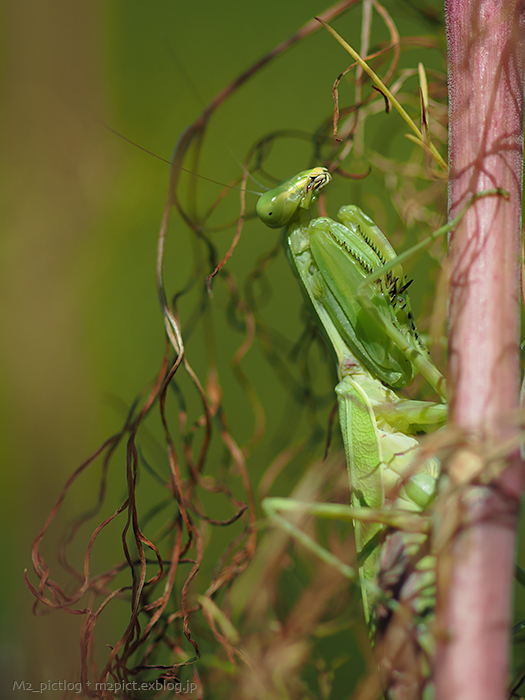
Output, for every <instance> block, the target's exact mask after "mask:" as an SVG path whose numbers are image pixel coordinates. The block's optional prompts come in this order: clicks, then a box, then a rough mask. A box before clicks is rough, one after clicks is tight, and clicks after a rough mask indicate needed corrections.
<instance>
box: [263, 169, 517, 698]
mask: <svg viewBox="0 0 525 700" xmlns="http://www.w3.org/2000/svg"><path fill="white" fill-rule="evenodd" d="M330 179H331V176H330V174H329V173H328V171H327V170H326V169H325V168H314V169H312V170H309V171H303V172H301V173H299V174H298V175H296V176H295V177H293V178H291V179H290V180H287V181H286V182H284V183H283V184H282V185H280V186H279V187H278V188H276V189H274V190H272V191H270V192H267V193H266V194H265V195H263V196H262V197H261V198H260V200H259V202H258V205H257V213H258V215H259V217H260V218H261V220H262V221H263V222H264V223H265V224H267V225H268V226H270V227H271V228H278V227H284V231H283V245H284V248H285V251H286V254H287V257H288V260H289V262H290V265H291V267H292V269H293V271H294V272H295V274H296V276H297V277H298V279H299V281H300V286H301V289H302V291H303V293H304V296H305V298H306V300H307V303H308V305H309V306H310V307H311V310H312V312H313V316H314V319H315V320H316V322H317V323H318V325H319V326H320V328H321V330H322V332H323V335H324V337H325V339H326V341H327V343H328V346H329V348H330V349H331V351H332V352H333V354H334V356H335V359H336V363H337V369H338V373H339V379H340V381H339V383H338V385H337V386H336V388H335V391H336V394H337V397H338V403H339V419H340V426H341V432H342V437H343V442H344V446H345V454H346V462H347V468H348V476H349V481H350V493H351V506H350V507H349V506H342V505H338V506H336V505H334V504H325V505H320V504H297V503H293V502H291V501H286V499H266V501H265V502H264V503H263V507H264V509H265V511H266V513H267V514H268V515H270V516H271V517H273V518H274V519H278V522H279V524H280V525H281V526H282V527H285V528H286V529H287V530H289V531H290V533H291V534H293V535H294V537H297V538H298V539H300V540H301V541H302V542H303V544H305V545H306V546H307V547H309V548H310V549H312V550H313V551H315V552H316V553H317V554H318V555H319V556H321V557H322V558H323V559H324V560H325V561H329V562H330V563H332V564H333V565H334V566H336V567H337V568H339V569H340V570H341V571H342V572H343V573H344V574H345V575H347V576H349V577H354V575H355V571H354V569H352V568H351V567H348V566H347V565H345V564H343V563H342V562H340V561H339V560H338V559H337V558H336V557H334V556H333V555H332V554H330V553H328V552H326V550H323V549H322V548H321V547H320V546H319V545H318V544H317V543H315V542H314V541H313V540H312V539H311V538H310V537H309V536H307V535H305V534H304V533H299V532H298V531H297V530H296V529H295V527H294V526H292V525H291V524H290V523H287V524H286V520H285V518H283V515H282V513H283V512H284V511H285V510H292V509H294V508H295V509H297V508H301V509H302V510H305V509H307V510H308V512H310V513H312V514H315V515H317V516H321V517H333V518H344V519H352V520H353V522H354V529H355V539H356V549H357V565H358V569H359V578H360V582H361V589H362V596H363V603H364V610H365V617H366V620H367V623H368V624H369V628H370V631H371V637H372V639H373V641H374V642H375V643H376V644H377V645H380V646H381V649H382V654H383V653H384V655H385V659H386V661H384V662H382V661H380V662H379V666H380V670H381V675H382V681H383V685H384V688H385V692H386V691H388V693H389V694H390V695H391V697H403V698H406V699H409V698H412V697H413V698H416V697H420V696H421V694H422V693H423V692H424V691H425V689H427V688H429V687H430V686H429V683H428V680H429V677H430V674H431V665H432V635H431V634H430V632H429V624H430V621H431V619H432V615H433V606H434V582H435V571H434V568H435V565H434V557H433V556H432V554H431V553H430V552H429V549H428V544H427V537H426V533H427V531H428V527H429V519H428V517H427V516H424V515H422V514H423V512H424V511H425V509H427V508H428V506H429V505H430V504H431V502H432V500H433V498H434V496H435V491H436V480H437V476H438V474H439V462H438V460H437V459H436V458H435V457H429V458H426V459H424V458H422V457H421V456H420V451H419V442H418V440H417V438H416V437H414V435H415V434H416V433H419V432H422V431H424V432H427V431H432V430H435V429H437V428H439V427H440V426H442V425H443V424H444V422H445V420H446V416H447V408H446V405H445V404H444V403H431V402H425V401H412V400H409V399H406V398H404V397H402V396H400V395H398V394H397V393H396V391H397V390H399V389H401V388H403V387H404V386H406V385H407V384H408V383H409V382H410V381H411V380H412V378H413V376H414V374H415V373H416V372H418V371H419V372H421V373H422V374H423V376H424V377H425V378H426V379H427V380H428V381H429V383H430V384H431V385H432V386H433V387H434V388H435V389H436V391H437V392H438V393H439V394H440V396H441V398H442V399H444V396H445V389H444V386H445V385H444V380H443V377H442V375H441V374H440V372H439V371H438V369H437V368H436V367H435V366H434V364H433V363H432V361H431V360H430V357H429V355H428V352H427V350H426V348H425V346H424V344H423V342H422V341H421V338H420V336H419V334H418V332H417V329H416V325H415V322H414V319H413V317H412V313H411V310H410V302H409V299H408V296H407V294H406V289H407V286H408V283H407V281H406V279H405V277H404V275H403V270H402V268H401V264H400V259H399V257H398V256H397V255H396V253H395V251H394V249H393V248H392V246H391V245H390V243H389V242H388V240H387V239H386V238H385V236H384V235H383V234H382V232H381V231H380V230H379V229H378V227H377V226H376V225H375V224H374V222H373V221H372V220H371V219H370V218H369V217H368V216H366V215H365V214H364V213H363V212H362V211H361V210H360V209H359V208H358V207H355V206H346V207H342V208H341V210H340V212H339V218H340V220H341V221H340V222H336V221H334V220H332V219H330V218H328V217H320V218H317V219H313V218H312V216H311V213H310V207H311V205H312V204H313V203H314V202H315V200H316V199H317V197H318V195H319V192H320V191H321V190H322V189H323V188H324V187H325V186H326V185H327V184H328V183H329V182H330ZM489 194H497V195H502V194H504V193H503V192H502V191H500V190H494V191H490V192H485V193H482V194H481V195H478V197H479V196H487V195H489ZM465 211H466V208H465V209H464V210H463V212H462V213H461V216H462V215H463V214H464V212H465ZM458 220H459V219H458V217H457V218H456V219H455V220H454V221H453V222H452V223H451V224H450V225H449V226H447V227H443V228H442V229H440V230H439V231H438V232H436V233H435V234H433V235H432V236H431V237H429V239H428V240H434V238H436V237H437V236H438V235H442V234H443V233H445V232H447V231H449V230H451V228H453V226H455V225H456V224H457V222H458ZM424 244H426V242H422V243H421V244H419V246H420V247H421V246H422V245H424ZM414 519H415V521H416V523H417V524H416V526H414ZM387 527H388V528H389V529H390V530H387V529H386V528H387ZM400 611H401V612H400ZM400 630H401V632H400ZM392 638H393V639H394V642H393V643H392V642H391V639H392ZM400 638H403V639H404V645H405V647H406V648H405V647H404V651H403V654H402V656H403V660H402V662H401V661H399V665H398V666H397V667H396V663H397V661H396V660H395V658H394V657H396V658H397V656H396V655H397V654H398V653H399V648H398V642H399V639H400ZM392 649H394V651H392Z"/></svg>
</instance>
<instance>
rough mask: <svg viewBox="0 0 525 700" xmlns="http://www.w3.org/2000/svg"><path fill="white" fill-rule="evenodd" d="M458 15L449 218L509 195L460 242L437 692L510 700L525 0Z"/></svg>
mask: <svg viewBox="0 0 525 700" xmlns="http://www.w3.org/2000/svg"><path fill="white" fill-rule="evenodd" d="M445 8H446V20H447V36H448V57H449V101H450V107H449V112H450V135H449V139H450V141H449V164H450V184H449V214H450V217H451V218H452V217H453V216H454V214H456V213H457V212H458V210H459V209H460V207H461V206H462V205H463V204H465V203H466V202H467V201H468V200H469V199H470V198H471V196H472V195H473V194H474V193H476V192H481V191H482V190H486V189H491V188H494V187H502V188H503V189H505V190H507V191H508V192H509V194H510V199H509V201H505V200H504V199H502V198H499V197H487V198H485V199H481V200H480V201H478V202H477V203H476V204H475V205H474V206H472V207H471V208H470V209H469V211H468V212H467V214H466V216H465V218H464V219H463V222H462V224H461V225H460V226H459V227H458V229H457V230H456V231H455V232H454V234H453V236H452V239H451V253H450V254H451V288H450V329H449V332H450V336H449V338H450V339H449V359H450V385H451V388H452V397H451V421H452V422H453V424H455V425H456V426H459V427H460V428H462V429H463V430H464V431H465V434H466V435H467V436H468V440H467V441H466V449H465V450H463V451H462V454H460V455H459V456H457V457H456V458H455V459H454V461H453V463H452V464H453V466H451V467H450V468H449V482H448V483H449V489H448V493H447V494H445V497H447V496H448V497H451V498H452V500H451V501H450V500H449V506H448V510H447V506H445V507H444V508H442V510H441V515H442V516H443V514H444V513H447V515H448V516H450V517H447V518H444V517H443V518H442V522H441V523H440V527H441V535H440V531H439V530H438V534H437V537H436V540H437V541H438V542H440V541H441V545H442V549H440V548H439V546H438V594H437V625H436V632H437V637H438V653H437V658H436V669H435V683H436V698H437V700H459V699H461V700H471V699H472V700H474V699H475V700H505V698H506V697H507V694H508V680H509V679H508V657H509V641H508V640H509V634H510V614H511V591H512V576H513V561H514V546H515V538H516V525H517V518H518V513H519V503H520V498H521V491H522V487H523V477H524V474H523V469H522V465H521V462H520V459H519V455H518V454H517V450H516V449H515V448H516V444H517V443H515V444H514V450H513V451H512V450H509V451H510V455H508V454H504V456H503V458H502V459H501V460H500V461H499V462H495V461H494V460H493V461H492V462H491V463H487V455H488V454H489V450H490V449H491V448H495V447H496V446H498V445H501V443H502V441H503V440H507V439H509V440H510V439H512V437H513V435H514V436H516V435H517V430H516V428H515V427H513V422H514V425H515V424H516V410H517V408H518V405H519V378H520V377H519V374H520V367H519V279H520V278H519V261H520V231H521V218H520V217H521V187H522V160H523V63H524V58H525V56H524V47H525V41H524V37H525V13H524V5H523V2H520V1H518V0H445ZM505 465H506V468H505ZM489 468H492V473H491V476H490V478H489V477H488V476H487V474H488V469H489ZM451 494H452V496H451ZM450 503H453V505H454V509H453V512H454V513H455V515H450V514H451V513H452V509H451V508H450ZM447 528H448V534H447ZM443 533H445V534H443ZM440 537H441V540H440ZM443 542H445V544H443Z"/></svg>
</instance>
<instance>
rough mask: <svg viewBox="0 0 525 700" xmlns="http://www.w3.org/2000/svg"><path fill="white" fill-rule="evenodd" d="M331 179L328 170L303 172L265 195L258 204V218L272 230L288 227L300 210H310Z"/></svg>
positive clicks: (318, 169)
mask: <svg viewBox="0 0 525 700" xmlns="http://www.w3.org/2000/svg"><path fill="white" fill-rule="evenodd" d="M331 179H332V176H331V175H330V173H329V172H328V170H327V169H326V168H313V169H312V170H303V171H302V172H300V173H299V174H298V175H294V177H292V178H290V179H289V180H286V182H283V183H282V185H279V187H276V188H275V189H273V190H269V191H268V192H266V193H265V194H263V195H262V196H261V197H260V198H259V201H258V202H257V216H258V217H259V219H260V220H261V221H262V222H263V223H264V224H266V226H269V227H270V228H281V227H283V226H287V225H288V224H289V223H290V222H291V221H292V220H293V219H294V218H295V217H296V216H298V213H299V210H300V209H309V208H310V206H311V205H312V204H313V203H314V202H315V201H316V200H317V198H318V197H319V193H320V191H321V190H322V189H323V187H326V185H327V184H328V183H329V182H330V180H331Z"/></svg>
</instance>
